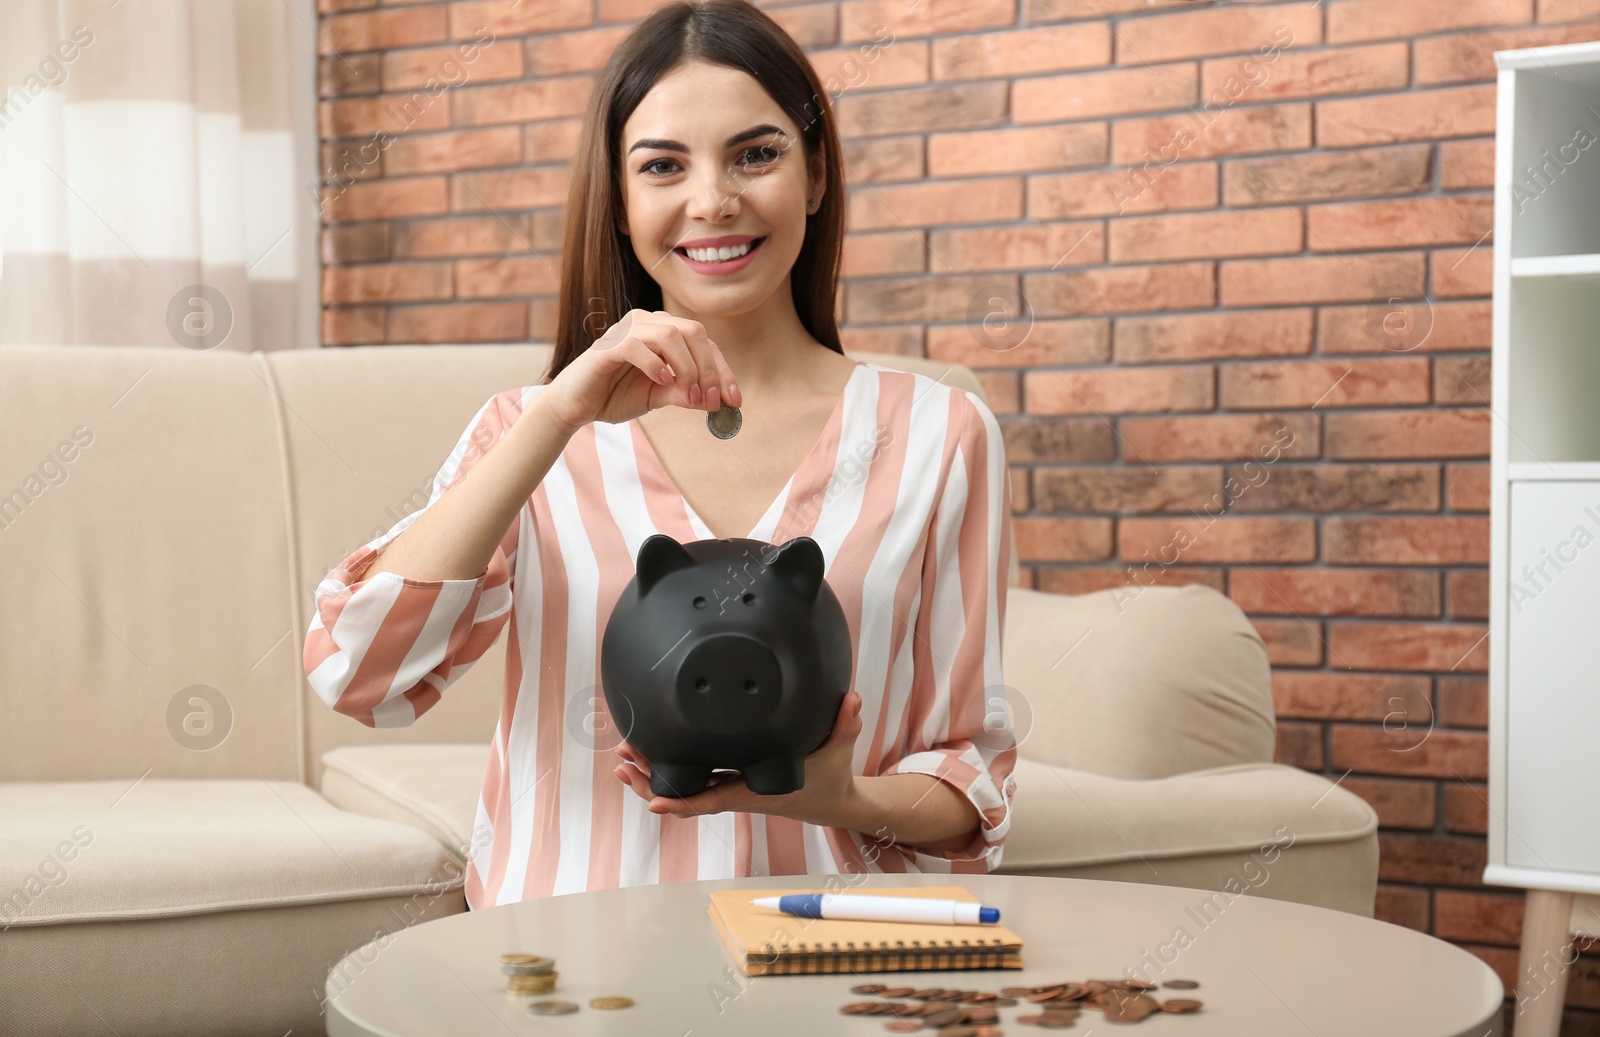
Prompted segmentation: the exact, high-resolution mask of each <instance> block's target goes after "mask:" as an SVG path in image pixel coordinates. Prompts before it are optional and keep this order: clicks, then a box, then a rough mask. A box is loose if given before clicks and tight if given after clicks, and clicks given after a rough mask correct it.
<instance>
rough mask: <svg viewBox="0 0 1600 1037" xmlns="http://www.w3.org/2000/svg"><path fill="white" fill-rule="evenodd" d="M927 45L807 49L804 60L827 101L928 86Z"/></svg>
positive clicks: (912, 42)
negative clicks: (850, 93) (854, 94)
mask: <svg viewBox="0 0 1600 1037" xmlns="http://www.w3.org/2000/svg"><path fill="white" fill-rule="evenodd" d="M928 49H929V48H928V43H927V41H925V40H900V39H897V40H895V41H894V43H893V44H892V45H886V46H878V45H876V44H870V43H869V44H857V45H854V46H849V47H835V48H833V49H830V50H814V49H808V50H807V51H806V57H807V58H809V59H810V60H811V67H812V68H813V69H815V70H816V73H817V79H818V80H819V81H820V82H821V83H822V89H823V91H824V92H826V93H827V95H828V96H829V97H830V98H835V97H838V96H839V95H840V94H842V93H843V92H844V91H846V90H886V89H888V88H890V87H896V86H921V85H922V84H923V83H926V82H928Z"/></svg>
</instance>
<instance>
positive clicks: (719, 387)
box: [661, 313, 742, 410]
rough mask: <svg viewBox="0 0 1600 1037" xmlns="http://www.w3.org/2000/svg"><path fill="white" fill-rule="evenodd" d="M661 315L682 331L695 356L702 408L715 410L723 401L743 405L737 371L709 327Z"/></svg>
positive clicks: (692, 321) (666, 314)
mask: <svg viewBox="0 0 1600 1037" xmlns="http://www.w3.org/2000/svg"><path fill="white" fill-rule="evenodd" d="M661 316H662V317H663V319H666V320H669V321H671V322H672V323H673V325H674V326H675V327H677V328H678V331H679V333H680V334H681V335H682V336H683V340H684V343H685V344H686V345H687V346H688V348H689V352H690V353H691V354H692V355H693V357H694V362H695V371H696V378H697V380H698V383H699V386H700V405H701V406H703V407H705V408H706V409H707V410H715V409H716V408H717V407H719V406H721V405H722V403H723V402H727V403H731V404H733V405H734V406H735V407H737V406H739V402H740V400H741V398H742V395H741V393H740V392H739V387H738V386H737V385H734V383H733V371H732V369H731V368H729V367H728V362H727V360H726V359H725V358H724V357H723V355H722V350H721V349H719V348H717V345H716V343H714V342H712V341H711V336H710V335H709V334H707V333H706V329H705V325H704V324H701V323H700V322H699V321H697V320H690V319H689V318H687V317H676V316H673V315H672V314H670V313H663V314H662V315H661Z"/></svg>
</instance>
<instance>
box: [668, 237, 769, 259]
mask: <svg viewBox="0 0 1600 1037" xmlns="http://www.w3.org/2000/svg"><path fill="white" fill-rule="evenodd" d="M753 244H755V242H753V241H747V242H745V243H744V244H743V245H734V246H733V247H732V248H689V249H684V251H685V252H687V253H688V254H689V258H690V259H693V260H695V261H696V262H698V263H726V262H727V261H728V260H730V259H738V258H739V257H740V256H742V255H744V254H745V253H746V252H749V251H750V246H751V245H753Z"/></svg>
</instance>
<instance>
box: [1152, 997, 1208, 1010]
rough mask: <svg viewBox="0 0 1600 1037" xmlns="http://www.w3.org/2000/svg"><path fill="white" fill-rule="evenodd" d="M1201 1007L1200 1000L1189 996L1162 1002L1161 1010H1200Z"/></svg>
mask: <svg viewBox="0 0 1600 1037" xmlns="http://www.w3.org/2000/svg"><path fill="white" fill-rule="evenodd" d="M1200 1007H1201V1005H1200V1002H1199V1001H1196V1000H1194V999H1193V998H1187V997H1176V998H1172V999H1171V1000H1167V1001H1163V1002H1161V1010H1162V1011H1163V1012H1198V1011H1200Z"/></svg>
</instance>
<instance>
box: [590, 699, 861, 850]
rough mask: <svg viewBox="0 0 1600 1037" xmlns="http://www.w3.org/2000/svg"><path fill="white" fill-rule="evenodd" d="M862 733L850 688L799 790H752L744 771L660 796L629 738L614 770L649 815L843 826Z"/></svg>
mask: <svg viewBox="0 0 1600 1037" xmlns="http://www.w3.org/2000/svg"><path fill="white" fill-rule="evenodd" d="M860 733H861V696H860V694H858V693H857V692H855V691H850V692H848V693H847V694H846V695H845V697H844V701H842V702H841V703H839V715H838V717H837V718H835V720H834V722H833V730H832V731H831V732H829V734H828V738H827V740H826V741H825V742H823V743H822V744H821V745H820V746H818V747H817V748H816V749H814V750H812V752H811V753H810V755H808V756H807V757H806V758H805V771H806V783H805V787H804V788H802V789H800V790H799V791H798V792H790V793H786V794H784V795H781V796H759V795H757V794H756V793H754V792H751V791H750V789H749V787H748V786H746V785H745V783H744V776H743V775H741V774H730V773H726V772H724V773H718V774H712V775H711V782H710V784H708V785H707V786H706V787H705V788H704V789H702V790H701V791H699V792H697V793H695V794H694V795H692V796H686V797H684V798H683V799H674V798H672V797H670V796H657V795H655V794H654V793H653V792H651V791H650V761H648V760H646V759H645V758H644V757H643V756H641V755H640V754H639V752H638V751H637V750H636V749H634V748H633V747H632V746H630V745H629V744H628V743H627V742H622V743H621V744H619V745H618V746H617V747H616V752H617V755H618V756H620V757H622V761H623V762H622V763H619V764H618V765H617V766H616V769H615V770H614V771H613V772H612V773H614V774H615V775H616V776H617V778H618V779H619V780H621V781H624V782H626V783H627V784H628V785H629V786H630V787H631V788H632V789H633V791H634V792H635V793H637V794H638V795H639V796H640V798H642V799H646V800H649V808H650V812H651V813H655V814H671V815H672V816H673V817H694V816H695V815H697V814H717V813H721V812H722V811H724V810H742V811H745V812H747V813H752V814H778V815H781V816H783V817H792V818H794V819H795V820H797V821H805V822H809V823H810V824H815V825H827V826H839V825H840V824H841V821H842V819H843V818H844V817H846V816H847V809H848V805H849V803H850V800H851V798H852V797H853V796H854V794H855V775H854V773H853V771H852V770H851V758H852V756H853V754H854V749H855V742H856V736H857V735H859V734H860Z"/></svg>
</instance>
